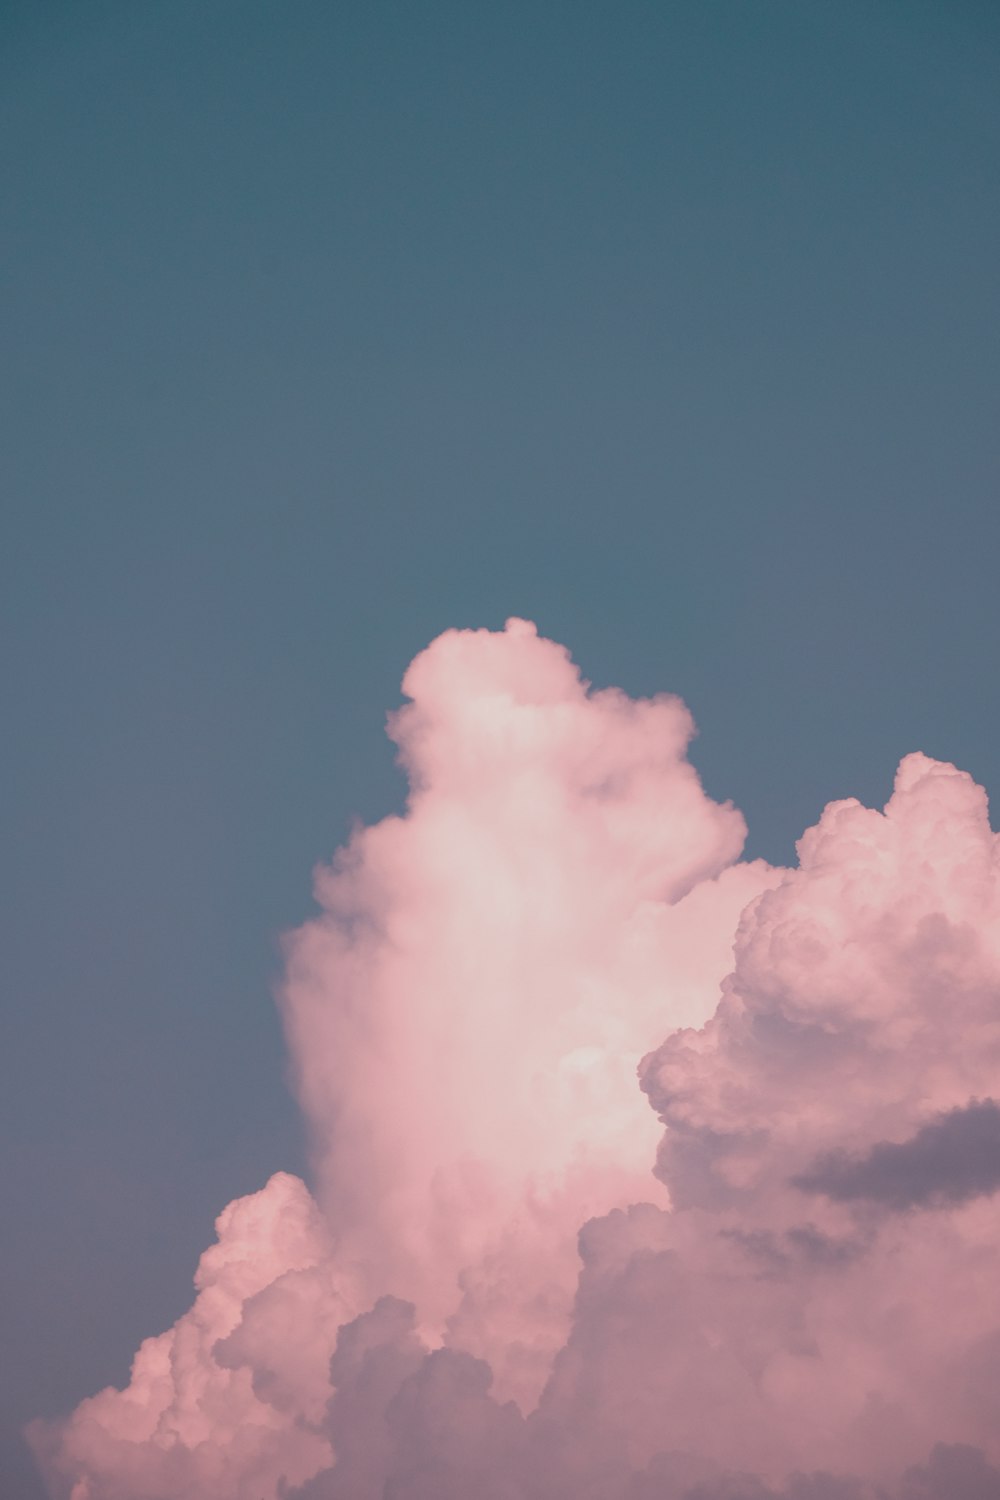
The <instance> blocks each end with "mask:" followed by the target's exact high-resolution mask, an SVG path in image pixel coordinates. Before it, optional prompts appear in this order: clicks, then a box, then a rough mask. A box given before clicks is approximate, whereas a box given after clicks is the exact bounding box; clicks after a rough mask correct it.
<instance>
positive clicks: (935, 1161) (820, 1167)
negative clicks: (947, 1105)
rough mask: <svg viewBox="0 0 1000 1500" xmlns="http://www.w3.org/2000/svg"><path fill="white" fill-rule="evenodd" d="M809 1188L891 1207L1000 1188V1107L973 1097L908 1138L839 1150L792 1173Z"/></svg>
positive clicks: (925, 1203)
mask: <svg viewBox="0 0 1000 1500" xmlns="http://www.w3.org/2000/svg"><path fill="white" fill-rule="evenodd" d="M792 1182H793V1185H794V1186H795V1187H797V1188H800V1189H801V1190H802V1191H803V1192H806V1193H823V1194H825V1195H826V1197H828V1198H834V1199H836V1200H837V1201H838V1202H842V1203H843V1202H851V1201H852V1200H856V1199H857V1200H867V1201H869V1202H872V1203H880V1204H882V1205H884V1206H885V1207H886V1208H891V1209H897V1210H903V1209H907V1208H923V1207H934V1206H936V1205H944V1204H955V1203H964V1202H965V1201H966V1200H967V1199H969V1198H978V1197H981V1196H983V1195H984V1194H987V1193H995V1192H996V1191H997V1189H998V1188H1000V1107H998V1106H997V1104H996V1103H995V1102H994V1100H992V1099H982V1100H978V1099H973V1100H972V1101H971V1102H970V1103H969V1104H967V1105H965V1106H964V1108H961V1109H952V1110H949V1111H948V1112H947V1113H946V1114H942V1115H939V1116H938V1118H937V1119H935V1120H932V1121H931V1122H930V1123H929V1124H927V1125H922V1126H921V1128H920V1129H919V1130H918V1131H917V1133H916V1135H914V1136H912V1137H911V1139H910V1140H908V1141H902V1142H899V1143H895V1142H892V1141H880V1142H879V1143H878V1145H876V1146H873V1147H872V1149H871V1150H870V1151H869V1153H868V1155H867V1156H863V1157H861V1158H860V1159H857V1158H852V1157H850V1156H847V1155H846V1154H844V1153H843V1152H834V1153H831V1154H829V1155H826V1156H823V1157H821V1158H820V1159H819V1161H817V1162H816V1164H815V1165H814V1166H813V1168H812V1170H811V1171H809V1172H806V1173H803V1174H802V1175H801V1176H799V1177H793V1178H792Z"/></svg>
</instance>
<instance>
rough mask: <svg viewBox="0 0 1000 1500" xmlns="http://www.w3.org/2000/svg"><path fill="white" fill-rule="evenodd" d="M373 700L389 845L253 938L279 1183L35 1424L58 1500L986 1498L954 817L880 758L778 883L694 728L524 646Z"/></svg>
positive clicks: (514, 625)
mask: <svg viewBox="0 0 1000 1500" xmlns="http://www.w3.org/2000/svg"><path fill="white" fill-rule="evenodd" d="M404 692H405V694H406V695H407V698H408V700H409V701H408V702H407V704H406V706H405V707H403V708H402V709H401V710H400V711H399V712H398V713H397V714H396V715H395V716H394V717H393V719H392V720H391V723H390V732H391V733H392V735H393V738H394V739H395V740H396V742H397V744H398V745H399V748H400V755H401V760H402V763H403V765H404V767H405V769H406V771H407V774H408V776H409V779H410V786H411V791H410V797H409V800H408V804H407V808H406V811H405V813H404V815H403V816H401V817H398V818H388V819H386V820H385V821H383V822H382V823H380V824H378V825H376V826H375V827H372V828H367V829H361V830H359V831H358V832H357V833H356V834H355V836H354V837H353V838H352V840H351V842H350V844H349V845H348V847H347V848H346V849H345V850H344V851H342V852H341V854H339V855H338V856H337V858H336V859H335V861H334V863H333V865H332V867H331V868H329V869H324V870H322V871H320V872H319V875H318V877H317V887H316V890H317V898H318V902H319V906H320V914H319V915H318V916H317V917H315V918H314V919H313V920H312V921H310V922H309V923H307V924H306V926H305V927H303V928H302V929H300V930H299V931H298V932H297V933H295V934H293V935H292V936H291V937H290V938H289V940H288V943H287V970H286V979H285V984H284V987H283V990H282V994H281V1004H282V1008H283V1012H284V1016H285V1021H286V1030H287V1036H288V1042H289V1047H290V1050H291V1054H292V1059H293V1066H294V1073H295V1078H296V1085H297V1089H298V1094H299V1098H300V1101H301V1104H302V1107H303V1110H304V1112H305V1115H306V1117H307V1120H308V1123H309V1126H310V1131H311V1138H312V1142H313V1159H314V1179H315V1180H314V1193H310V1192H309V1190H308V1189H307V1188H306V1187H305V1185H304V1184H303V1183H301V1182H299V1181H298V1180H297V1179H295V1178H292V1177H289V1176H287V1175H283V1174H279V1176H277V1177H275V1178H273V1179H272V1180H271V1182H269V1183H268V1184H267V1186H266V1187H265V1188H264V1189H263V1190H262V1191H261V1192H260V1193H257V1194H255V1195H253V1196H251V1197H250V1198H246V1199H242V1200H239V1201H237V1202H236V1203H233V1204H231V1205H230V1206H229V1207H228V1208H227V1209H226V1210H225V1211H224V1212H223V1213H222V1215H221V1216H220V1218H219V1221H218V1243H217V1244H216V1245H215V1246H213V1247H212V1248H211V1249H210V1250H208V1251H206V1253H205V1255H204V1256H203V1257H202V1260H201V1264H200V1266H199V1268H198V1273H197V1277H196V1286H197V1290H198V1295H197V1299H196V1301H195V1303H194V1305H193V1307H192V1309H191V1310H190V1312H188V1313H187V1314H185V1315H184V1317H182V1318H181V1319H180V1320H179V1322H178V1323H177V1325H176V1326H175V1327H174V1328H173V1329H171V1330H169V1331H168V1332H167V1333H164V1334H161V1335H160V1336H159V1337H156V1338H152V1339H150V1340H148V1341H147V1342H146V1343H145V1344H144V1345H143V1346H142V1348H141V1349H140V1351H139V1353H138V1355H137V1356H136V1360H135V1363H134V1366H133V1371H132V1378H131V1382H130V1384H129V1386H128V1387H127V1388H126V1390H124V1391H114V1390H107V1391H104V1392H101V1393H100V1394H99V1395H97V1396H95V1397H93V1398H91V1399H90V1400H88V1401H85V1402H83V1403H82V1405H81V1406H80V1407H79V1408H78V1409H77V1411H76V1412H74V1413H73V1414H72V1416H70V1417H69V1418H68V1419H66V1420H65V1421H63V1422H57V1423H50V1424H41V1423H38V1424H35V1426H34V1427H33V1429H32V1433H31V1437H32V1442H33V1444H34V1446H35V1449H36V1452H37V1453H38V1455H39V1459H40V1462H41V1463H42V1466H43V1469H44V1471H45V1473H46V1475H47V1478H48V1480H49V1484H50V1488H51V1492H52V1495H53V1497H55V1500H262V1497H266V1500H279V1497H291V1496H293V1495H295V1496H298V1497H300V1500H474V1497H475V1500H562V1497H565V1500H570V1497H572V1500H768V1497H775V1496H780V1497H782V1500H859V1497H862V1496H875V1495H876V1494H878V1495H892V1496H894V1497H896V1496H898V1497H899V1500H987V1497H993V1500H996V1496H998V1495H1000V1470H998V1469H997V1468H996V1467H994V1466H995V1465H997V1464H1000V1438H998V1437H997V1433H998V1432H1000V1420H998V1418H1000V1290H998V1288H1000V1192H998V1189H1000V1107H998V1105H997V1104H996V1103H994V1100H995V1099H1000V869H998V867H1000V858H998V846H997V839H996V836H995V835H993V834H992V832H991V831H990V827H989V822H988V817H987V808H986V800H985V796H984V794H983V793H982V791H981V790H980V789H979V788H978V787H976V786H975V785H974V783H973V782H972V781H971V780H970V779H969V778H968V777H967V776H965V775H964V774H963V773H961V772H958V771H956V770H955V769H954V768H953V767H951V766H947V765H942V764H939V763H937V762H933V761H930V760H928V759H926V758H925V757H924V756H921V755H911V756H909V757H908V758H907V759H906V760H905V761H904V762H903V763H902V766H901V767H900V771H899V775H898V777H897V783H896V790H895V792H894V794H893V797H892V799H891V801H890V802H889V804H888V806H887V807H886V809H885V811H884V812H883V813H880V812H876V811H872V810H869V809H865V808H863V807H861V806H859V805H858V804H857V803H854V802H841V803H836V804H832V805H831V806H830V807H829V808H827V810H826V811H825V813H824V814H823V817H822V818H821V820H820V822H819V824H818V825H817V826H816V827H815V828H813V829H811V830H809V832H808V833H807V834H806V835H805V836H804V837H803V839H802V841H801V843H800V846H799V854H800V865H799V868H797V869H795V870H791V871H782V870H772V869H770V868H768V867H767V866H766V865H764V864H762V863H759V862H755V863H749V864H748V863H741V862H738V861H739V854H740V851H741V848H742V843H743V837H744V825H743V821H742V819H741V817H740V815H739V814H738V813H737V812H736V811H735V810H734V809H733V808H732V807H731V806H729V805H725V806H720V805H718V804H716V803H714V802H712V801H711V800H710V799H709V798H708V797H707V796H706V795H705V793H704V791H703V790H702V788H701V785H700V783H699V781H698V778H697V775H696V774H695V772H694V770H693V769H692V767H691V766H690V764H689V763H688V761H687V759H686V751H687V746H688V744H689V741H690V738H691V735H692V732H693V725H692V722H691V718H690V715H689V714H688V712H687V710H686V708H685V707H684V705H683V704H682V703H680V702H679V700H677V699H676V698H669V697H660V698H655V699H652V700H648V701H646V700H644V701H633V700H630V699H629V698H627V697H626V696H624V695H623V694H621V693H619V692H617V691H614V690H609V691H601V692H593V691H591V690H590V688H589V685H588V684H587V683H585V682H583V681H582V680H581V678H580V675H579V673H578V671H577V670H576V668H575V667H574V666H573V664H572V662H571V661H570V659H569V657H568V655H567V653H566V652H565V651H564V650H563V649H562V648H561V647H559V646H557V645H555V644H554V643H552V642H550V641H546V640H543V639H540V638H539V637H538V635H537V633H536V632H535V630H534V627H533V626H531V625H529V624H527V623H525V622H523V621H516V620H514V621H510V622H508V625H507V627H506V629H505V630H504V631H503V632H500V633H490V632H487V631H476V632H459V631H450V632H447V633H446V634H445V635H443V636H442V637H440V638H439V639H438V640H437V641H435V642H434V643H433V644H432V645H431V646H430V647H429V648H428V649H427V650H426V651H425V652H424V653H423V654H422V655H421V656H419V657H418V658H417V659H416V661H415V662H414V663H413V664H412V666H411V667H410V669H409V671H408V673H407V675H406V678H405V680H404ZM637 1070H638V1075H639V1076H638V1079H637V1076H636V1075H637ZM640 1082H641V1088H640ZM644 1094H645V1097H644ZM650 1105H652V1106H653V1108H652V1109H651V1108H650ZM657 1115H659V1117H660V1121H661V1122H662V1123H658V1121H657ZM664 1127H665V1129H664ZM654 1167H655V1174H654V1170H653V1169H654Z"/></svg>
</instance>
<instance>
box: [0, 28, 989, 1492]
mask: <svg viewBox="0 0 1000 1500" xmlns="http://www.w3.org/2000/svg"><path fill="white" fill-rule="evenodd" d="M998 74H1000V15H998V13H997V11H996V9H995V7H993V6H992V5H989V4H977V3H972V0H968V3H959V0H956V3H951V4H929V3H922V0H907V3H905V4H904V3H888V0H880V3H877V4H870V3H865V4H862V3H853V0H839V3H836V4H834V3H822V0H817V3H810V4H802V3H798V0H796V3H791V0H788V3H784V0H754V3H746V0H743V3H736V0H706V3H704V4H695V3H657V4H654V3H642V0H619V3H616V4H611V3H592V0H574V3H572V4H571V3H561V0H551V3H546V4H543V5H537V4H536V5H527V4H522V3H519V0H510V3H507V4H504V5H497V6H489V5H485V4H480V3H478V0H471V3H469V0H466V3H461V4H460V3H451V0H425V3H424V4H422V5H404V4H394V3H383V0H375V3H369V4H365V5H359V4H355V5H352V4H339V5H333V4H323V3H318V0H296V3H295V4H294V5H289V4H285V5H282V4H279V3H277V0H242V3H239V4H237V3H235V0H211V3H209V4H205V3H203V0H199V3H188V0H174V3H171V4H163V3H142V4H124V3H119V0H106V3H95V4H93V5H90V6H86V7H80V6H72V5H68V4H60V3H57V0H51V3H45V4H38V3H32V4H19V3H10V0H8V3H7V4H6V5H4V6H3V7H2V9H0V172H2V184H3V189H2V198H0V204H2V209H0V212H2V225H3V241H4V255H3V263H4V277H3V290H2V347H3V351H4V358H3V361H2V365H0V382H2V389H0V429H2V431H0V482H2V495H3V535H2V548H0V598H2V609H3V616H4V628H3V637H4V646H3V668H4V703H5V706H6V715H5V720H6V731H5V734H4V736H3V741H2V744H0V757H2V765H3V779H2V786H3V838H4V848H5V850H6V869H5V884H6V886H7V896H6V899H5V901H4V903H3V917H2V922H3V938H2V950H0V951H2V961H3V991H2V997H3V998H2V1019H3V1042H2V1048H0V1068H2V1069H3V1083H2V1089H0V1111H2V1130H0V1193H2V1201H3V1204H4V1209H5V1212H4V1215H3V1219H4V1228H3V1240H4V1244H3V1252H2V1253H3V1263H4V1267H5V1276H4V1287H3V1291H2V1293H0V1298H2V1300H0V1316H2V1319H3V1322H4V1324H5V1325H6V1326H5V1328H4V1330H3V1332H2V1334H0V1337H2V1342H3V1346H4V1348H5V1350H7V1351H8V1352H7V1358H6V1362H5V1369H4V1371H3V1373H2V1374H0V1407H2V1408H3V1409H4V1410H5V1411H6V1412H7V1413H8V1419H7V1426H6V1428H5V1444H6V1446H5V1447H4V1450H3V1455H2V1458H0V1479H2V1480H3V1485H2V1486H0V1487H3V1488H4V1490H5V1493H6V1492H7V1490H8V1489H9V1490H10V1491H11V1493H16V1494H17V1495H18V1496H22V1495H23V1496H24V1497H25V1500H29V1497H31V1496H33V1494H34V1491H33V1489H32V1485H33V1481H32V1480H31V1478H30V1476H29V1473H28V1470H27V1468H26V1460H25V1459H24V1457H23V1455H22V1454H21V1451H20V1448H19V1444H18V1441H17V1438H16V1429H17V1426H18V1425H19V1424H20V1422H22V1421H23V1420H25V1419H26V1418H27V1417H29V1416H31V1415H34V1414H36V1413H50V1412H56V1411H58V1410H60V1409H63V1408H66V1407H68V1406H69V1405H71V1404H72V1403H74V1402H75V1401H77V1400H78V1399H79V1398H80V1397H81V1396H83V1395H85V1394H87V1393H89V1392H90V1391H92V1390H94V1389H96V1388H97V1387H98V1386H100V1385H102V1384H104V1383H107V1382H108V1381H120V1380H121V1379H122V1378H123V1377H124V1375H125V1373H126V1370H127V1363H128V1360H129V1358H130V1356H131V1353H132V1351H133V1349H134V1348H135V1346H136V1344H137V1343H138V1341H139V1339H140V1338H141V1337H142V1336H143V1335H145V1334H147V1333H151V1332H155V1331H157V1330H158V1329H159V1328H161V1327H162V1326H164V1325H165V1324H166V1323H168V1322H169V1321H171V1320H172V1319H173V1318H174V1317H175V1316H176V1315H177V1314H178V1312H179V1311H180V1310H181V1309H182V1308H183V1307H184V1306H186V1305H187V1303H188V1300H189V1297H188V1289H189V1285H190V1277H191V1273H192V1270H193V1267H194V1264H195V1260H196V1257H197V1254H198V1253H199V1251H200V1249H201V1248H203V1247H204V1245H205V1244H206V1243H208V1240H209V1238H210V1235H211V1221H212V1218H213V1216H214V1214H215V1213H216V1212H217V1211H218V1210H219V1209H220V1208H221V1207H222V1206H223V1204H224V1203H225V1202H227V1201H228V1200H229V1199H230V1198H231V1197H233V1196H234V1195H236V1194H237V1193H240V1192H246V1191H250V1190H252V1189H253V1188H255V1187H257V1186H259V1185H261V1184H262V1183H263V1181H264V1180H265V1178H266V1177H267V1175H268V1174H269V1173H270V1172H271V1171H273V1170H275V1169H276V1168H278V1167H282V1166H284V1167H289V1168H291V1169H293V1170H295V1169H301V1168H302V1166H303V1149H302V1142H301V1139H300V1134H299V1127H298V1124H297V1118H296V1112H295V1110H294V1108H293V1106H292V1104H291V1102H290V1099H289V1098H288V1096H287V1093H286V1088H285V1083H284V1078H283V1071H282V1070H283V1061H282V1056H283V1054H282V1048H281V1039H280V1034H279V1029H278V1026H277V1022H276V1019H275V1016H274V1013H273V1007H272V1002H271V998H270V987H271V985H272V983H273V981H274V977H275V974H276V972H277V964H278V951H277V940H278V936H279V934H280V933H281V931H282V930H284V929H286V928H287V927H288V926H290V925H291V924H294V923H296V922H297V921H300V920H302V919H303V918H304V917H305V916H307V915H308V914H309V912H310V910H311V907H310V871H311V869H312V867H313V865H314V864H315V863H316V861H318V860H320V859H323V858H326V857H328V856H329V854H330V853H331V852H332V850H333V849H334V848H335V847H336V845H337V844H338V843H339V842H340V841H341V839H342V838H343V836H344V833H345V831H346V830H347V828H348V826H349V824H350V822H351V820H352V819H353V818H354V817H356V816H361V817H364V818H374V817H377V816H380V815H381V814H382V813H383V812H385V811H388V810H390V809H391V808H393V807H394V806H396V805H398V802H399V799H400V796H401V793H402V787H401V782H400V780H399V777H398V774H397V772H396V771H395V769H394V766H393V762H392V755H391V750H390V747H389V746H388V744H387V743H386V742H384V739H383V736H382V723H383V718H384V713H385V711H386V709H388V708H391V707H392V706H393V705H394V704H395V703H397V702H398V699H399V688H398V685H399V679H400V677H401V675H402V671H403V669H404V667H405V665H406V663H407V661H408V660H409V659H410V657H412V656H413V655H414V653H415V652H416V651H417V650H419V649H420V648H421V647H422V646H423V645H424V644H426V642H427V641H428V640H429V639H430V638H431V637H432V636H433V635H434V634H436V633H437V632H438V631H440V630H441V629H443V628H445V627H447V626H449V625H480V624H483V625H491V626H496V625H499V624H501V623H502V621H503V619H504V618H505V617H506V616H507V615H509V614H514V613H516V614H522V615H526V616H529V617H531V618H533V619H535V620H536V621H537V622H538V624H539V627H540V628H541V629H542V630H543V631H544V632H545V633H546V634H549V635H552V636H554V637H556V638H557V639H559V640H562V641H564V642H565V643H566V644H567V645H569V646H570V647H571V649H572V650H573V652H574V655H575V656H576V658H577V659H578V660H579V661H580V663H581V665H582V667H583V669H584V671H585V673H586V674H587V675H588V676H589V677H591V678H592V679H593V680H594V681H595V682H596V683H598V684H601V685H603V684H607V683H612V682H613V683H617V684H619V685H621V686H623V687H625V688H626V689H628V690H629V691H631V692H648V691H654V690H659V689H669V690H673V691H676V692H679V693H681V694H682V695H683V696H684V697H685V699H686V700H687V702H688V703H689V705H690V707H691V708H692V710H693V712H694V714H695V717H696V719H697V721H698V723H699V726H700V729H701V736H700V739H699V741H698V742H697V745H696V748H695V751H694V759H695V763H696V764H697V765H698V767H699V769H700V770H701V771H702V773H703V775H704V777H705V779H706V782H707V785H708V787H709V790H710V791H711V792H712V793H713V795H716V796H730V797H733V798H734V799H735V801H736V802H737V804H738V805H739V806H740V807H741V808H742V809H743V811H744V813H745V814H746V816H747V818H748V821H749V823H750V829H751V833H750V847H751V851H752V852H754V853H760V854H764V855H766V856H767V857H769V858H772V859H775V860H783V861H787V860H790V859H791V858H792V856H793V849H792V846H793V840H794V838H795V837H796V836H797V834H798V833H799V832H801V830H802V828H803V827H804V826H805V825H806V824H807V823H809V822H811V821H812V820H814V818H815V816H816V815H817V813H818V811H819V809H820V808H821V806H822V805H823V803H824V802H825V801H826V800H828V799H829V798H831V797H839V796H845V795H857V796H860V797H862V798H863V799H866V800H871V801H875V802H878V803H881V802H882V801H884V799H885V796H886V795H887V793H888V789H889V786H890V783H891V776H892V771H893V768H894V765H895V762H896V760H897V759H898V758H899V757H900V756H901V755H902V754H903V753H904V752H906V751H908V750H911V749H918V748H919V749H923V750H925V751H927V752H928V753H929V754H933V755H937V756H942V757H945V758H948V759H953V760H955V761H957V762H958V763H959V764H960V765H962V766H964V767H965V768H966V769H968V770H970V771H971V772H972V773H973V774H974V775H975V776H976V777H977V778H978V779H979V780H981V781H984V782H985V784H986V785H987V787H989V788H992V789H995V788H996V787H997V785H998V783H1000V762H998V751H997V745H998V729H1000V708H998V700H997V693H996V682H997V666H998V661H997V657H998V640H1000V602H998V600H1000V590H998V589H997V587H996V573H997V562H996V559H997V556H998V542H1000V523H998V506H997V477H998V462H997V460H998V439H997V433H998V431H1000V424H998V413H997V393H998V390H1000V379H998V377H1000V370H998V364H1000V360H998V347H1000V346H998V339H997V333H998V274H997V266H998V265H1000V233H998V231H1000V196H998V192H997V164H998V160H1000V157H998V145H1000V88H998V83H1000V78H998Z"/></svg>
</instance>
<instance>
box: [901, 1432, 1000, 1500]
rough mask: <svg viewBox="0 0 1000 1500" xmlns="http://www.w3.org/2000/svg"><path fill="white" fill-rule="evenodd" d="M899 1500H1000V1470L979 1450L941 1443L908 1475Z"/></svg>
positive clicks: (962, 1444)
mask: <svg viewBox="0 0 1000 1500" xmlns="http://www.w3.org/2000/svg"><path fill="white" fill-rule="evenodd" d="M899 1500H1000V1469H995V1468H994V1467H993V1465H992V1464H991V1463H988V1462H987V1460H986V1457H985V1455H984V1454H983V1452H982V1450H981V1449H979V1448H971V1447H969V1446H968V1445H967V1444H965V1443H938V1444H937V1445H936V1447H935V1448H934V1450H933V1452H932V1453H931V1456H930V1458H929V1460H928V1462H927V1463H926V1464H925V1465H923V1466H922V1467H921V1468H918V1469H909V1470H908V1471H907V1473H906V1474H905V1475H904V1477H903V1482H902V1485H901V1486H900V1490H899Z"/></svg>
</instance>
